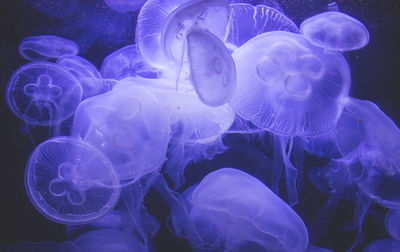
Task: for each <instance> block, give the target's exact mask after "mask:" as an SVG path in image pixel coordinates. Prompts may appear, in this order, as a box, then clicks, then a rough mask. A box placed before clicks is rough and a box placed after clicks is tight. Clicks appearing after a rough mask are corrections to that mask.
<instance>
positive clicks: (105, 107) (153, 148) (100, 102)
mask: <svg viewBox="0 0 400 252" xmlns="http://www.w3.org/2000/svg"><path fill="white" fill-rule="evenodd" d="M72 135H74V136H79V137H81V138H83V139H86V140H87V141H88V142H90V143H92V144H93V145H95V146H99V149H100V150H101V151H103V152H104V153H105V154H106V155H107V156H108V157H109V158H110V160H111V162H112V163H113V165H114V166H115V168H116V170H117V172H118V174H119V176H120V178H121V179H135V180H136V179H139V178H140V177H142V176H143V175H145V174H147V173H150V172H153V171H155V170H158V169H160V168H161V165H162V164H163V162H164V161H165V155H166V152H167V146H168V140H169V120H168V117H167V115H166V114H165V112H164V110H163V107H162V106H161V104H160V103H159V102H158V100H157V98H156V97H154V96H153V95H152V94H151V93H149V92H148V91H146V90H145V89H143V88H141V87H137V86H133V85H129V86H124V87H123V88H122V87H119V88H114V89H113V90H111V91H109V92H107V93H104V94H101V95H97V96H94V97H91V98H88V99H86V100H85V101H83V102H82V103H81V104H80V105H79V108H78V109H77V112H76V114H75V117H74V122H73V126H72Z"/></svg>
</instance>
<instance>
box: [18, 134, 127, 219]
mask: <svg viewBox="0 0 400 252" xmlns="http://www.w3.org/2000/svg"><path fill="white" fill-rule="evenodd" d="M25 186H26V191H27V194H28V196H29V198H30V200H31V201H32V203H33V205H34V206H35V207H36V208H37V209H38V210H39V211H40V212H41V213H42V214H43V215H44V216H45V217H46V218H48V219H50V220H52V221H55V222H59V223H64V224H84V223H89V222H93V221H95V220H97V219H99V218H100V217H102V216H104V215H106V214H107V213H108V212H110V211H111V210H112V209H113V208H114V206H115V204H116V203H117V202H118V200H119V194H120V188H119V177H118V175H117V173H116V171H115V170H114V168H113V166H112V164H111V162H110V161H109V160H108V159H107V158H106V157H105V156H104V154H103V153H101V152H100V151H99V150H97V149H95V148H94V147H93V146H92V145H90V144H88V143H87V142H85V141H82V140H79V139H77V138H73V137H64V136H62V137H54V138H50V139H48V140H47V141H45V142H43V143H41V144H39V145H38V146H37V147H36V148H35V150H34V151H33V152H32V154H31V155H30V157H29V160H28V163H27V165H26V172H25Z"/></svg>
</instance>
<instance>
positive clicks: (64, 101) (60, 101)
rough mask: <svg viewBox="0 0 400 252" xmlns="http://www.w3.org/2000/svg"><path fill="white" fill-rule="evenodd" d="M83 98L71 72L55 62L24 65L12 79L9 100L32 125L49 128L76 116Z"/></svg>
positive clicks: (16, 111)
mask: <svg viewBox="0 0 400 252" xmlns="http://www.w3.org/2000/svg"><path fill="white" fill-rule="evenodd" d="M81 99H82V88H81V86H80V85H79V82H78V80H76V79H75V78H74V77H73V76H72V75H71V74H70V73H69V72H67V71H66V70H64V69H62V68H61V67H60V66H59V65H57V64H54V63H51V62H33V63H28V64H26V65H23V66H22V67H20V68H19V69H17V70H16V71H15V72H14V73H13V75H12V76H11V78H10V80H9V82H8V85H7V90H6V101H7V103H8V106H9V107H10V109H11V111H12V112H13V113H14V114H15V115H17V116H18V117H19V118H20V119H22V120H23V121H25V122H26V123H28V124H33V125H40V126H49V125H53V124H57V123H60V122H61V121H63V120H65V119H67V118H69V117H70V116H72V115H73V114H74V112H75V110H76V109H77V107H78V105H79V103H80V102H81Z"/></svg>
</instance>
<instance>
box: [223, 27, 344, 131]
mask: <svg viewBox="0 0 400 252" xmlns="http://www.w3.org/2000/svg"><path fill="white" fill-rule="evenodd" d="M261 48H262V49H261ZM260 49H261V51H260ZM233 59H234V60H235V64H236V70H237V73H238V74H237V91H236V92H235V94H234V96H233V98H232V100H231V101H230V104H231V105H232V107H233V109H234V110H235V111H236V112H237V113H238V114H239V115H240V116H242V117H243V118H245V119H247V120H250V121H252V122H253V123H254V124H256V125H257V126H259V127H261V128H264V129H267V130H269V131H272V132H274V133H276V134H278V135H286V136H296V135H299V136H314V135H319V134H322V133H324V132H326V131H328V130H331V129H332V128H333V127H334V126H335V125H336V122H337V120H338V119H339V116H340V114H341V112H342V109H343V101H344V98H345V97H346V96H347V93H348V91H349V88H350V70H349V67H348V65H347V63H346V61H345V59H344V58H343V57H342V56H341V55H340V54H339V53H337V52H324V50H323V49H322V48H319V47H315V46H313V45H311V44H310V43H308V42H307V41H306V40H305V39H304V38H303V37H302V36H301V35H299V34H295V33H289V32H284V31H273V32H268V33H264V34H260V35H258V36H257V37H255V38H253V39H251V40H249V41H248V42H246V43H245V44H244V45H243V46H241V47H240V48H239V49H238V50H236V51H235V52H234V53H233Z"/></svg>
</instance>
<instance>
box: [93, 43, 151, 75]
mask: <svg viewBox="0 0 400 252" xmlns="http://www.w3.org/2000/svg"><path fill="white" fill-rule="evenodd" d="M100 73H101V75H102V76H103V77H104V78H110V79H116V80H121V79H124V78H127V77H135V76H140V77H143V78H157V72H155V71H154V70H153V69H151V68H150V67H149V66H148V65H147V64H146V63H144V62H143V59H142V57H141V56H140V54H138V52H137V48H136V45H135V44H132V45H127V46H124V47H122V48H120V49H118V50H116V51H114V52H112V53H111V54H110V55H108V56H107V57H106V58H105V59H104V61H103V64H102V65H101V68H100Z"/></svg>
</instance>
